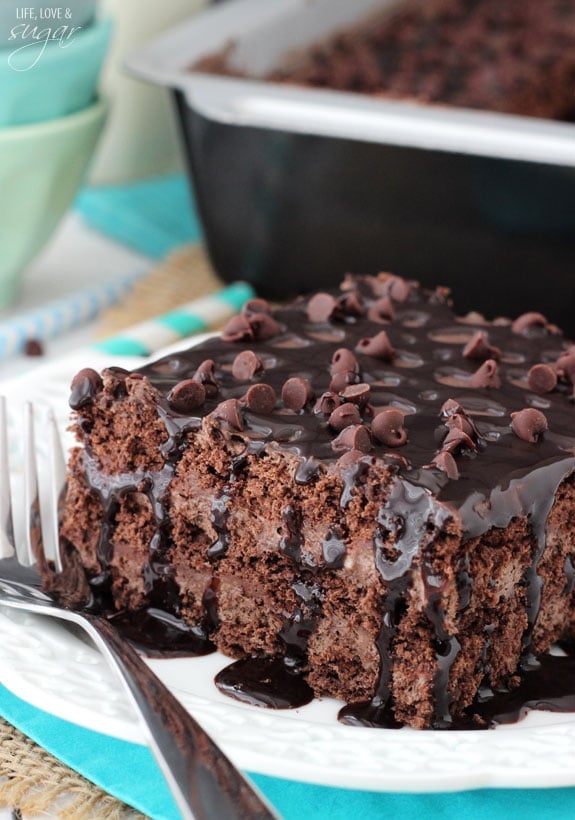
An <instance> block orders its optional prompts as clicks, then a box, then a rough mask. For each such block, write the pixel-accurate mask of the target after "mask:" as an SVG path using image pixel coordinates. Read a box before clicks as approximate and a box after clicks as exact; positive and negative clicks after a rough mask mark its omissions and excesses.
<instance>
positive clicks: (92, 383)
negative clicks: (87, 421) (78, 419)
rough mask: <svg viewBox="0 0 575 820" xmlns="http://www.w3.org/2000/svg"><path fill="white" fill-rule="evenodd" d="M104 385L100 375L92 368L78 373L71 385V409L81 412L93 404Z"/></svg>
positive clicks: (86, 368)
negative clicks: (82, 408) (80, 410)
mask: <svg viewBox="0 0 575 820" xmlns="http://www.w3.org/2000/svg"><path fill="white" fill-rule="evenodd" d="M103 386H104V383H103V381H102V379H101V377H100V374H99V373H97V372H96V371H95V370H93V369H92V368H91V367H85V368H84V369H83V370H80V372H79V373H76V375H75V376H74V378H73V379H72V384H71V385H70V390H71V394H70V402H69V404H70V407H71V408H72V410H79V409H80V408H81V407H85V406H86V405H87V404H91V403H92V402H93V401H94V399H95V398H96V395H97V394H98V393H99V392H100V390H101V389H102V387H103Z"/></svg>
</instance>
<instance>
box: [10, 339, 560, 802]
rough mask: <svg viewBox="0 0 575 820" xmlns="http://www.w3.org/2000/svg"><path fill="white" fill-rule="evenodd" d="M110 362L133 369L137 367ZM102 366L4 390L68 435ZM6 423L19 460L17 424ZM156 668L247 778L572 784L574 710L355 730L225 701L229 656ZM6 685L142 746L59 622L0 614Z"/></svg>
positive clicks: (372, 786) (127, 715)
mask: <svg viewBox="0 0 575 820" xmlns="http://www.w3.org/2000/svg"><path fill="white" fill-rule="evenodd" d="M115 363H117V364H120V365H122V366H126V367H133V366H135V364H136V360H133V359H130V360H118V361H117V362H115ZM137 363H138V364H141V360H137ZM107 364H110V360H109V357H106V358H105V360H103V357H102V356H101V355H100V354H96V353H91V354H89V355H87V354H86V353H85V352H84V353H82V354H80V355H74V356H71V357H68V358H66V359H63V360H59V361H58V362H56V363H52V364H47V365H45V366H43V367H40V368H38V369H37V370H35V371H34V372H32V373H30V374H27V375H25V376H23V377H20V378H19V379H15V380H12V381H10V382H5V383H4V384H3V385H2V392H3V393H4V394H5V395H7V396H8V399H9V400H10V407H11V408H12V409H16V410H17V408H18V406H19V405H20V404H21V403H22V401H23V400H26V399H33V400H35V401H36V402H38V403H48V404H51V405H52V406H53V407H54V408H55V410H56V411H57V416H58V418H59V420H60V421H61V424H62V429H65V427H66V423H67V416H68V411H67V397H68V387H69V383H70V379H71V377H72V376H73V375H74V373H75V372H76V371H77V370H79V369H80V368H81V367H86V366H88V365H90V366H93V367H96V368H100V367H104V366H106V365H107ZM15 416H17V412H16V413H15ZM11 423H12V424H13V425H14V428H13V430H14V432H13V435H12V436H11V442H12V444H13V448H14V450H15V455H16V457H17V452H16V451H17V449H18V442H19V438H20V437H19V436H18V435H17V433H16V429H17V428H16V424H17V419H16V418H15V419H14V420H13V421H12V422H11ZM149 663H150V665H151V667H152V668H153V669H154V671H155V672H157V674H158V675H159V676H160V677H161V678H162V680H163V681H164V683H166V684H167V685H168V686H169V688H170V689H171V690H172V691H173V692H174V694H175V695H176V696H177V697H178V698H180V700H181V701H182V703H183V704H184V706H185V707H186V708H188V709H189V710H190V711H191V712H192V713H193V714H194V716H195V717H197V718H198V719H199V720H200V721H201V723H202V724H203V726H204V727H205V728H206V729H207V730H208V732H210V734H211V735H212V736H213V738H214V739H215V740H216V742H217V743H219V744H220V745H221V746H222V747H223V749H224V751H225V752H226V753H227V754H229V756H230V758H231V759H232V760H233V761H234V762H235V763H236V764H237V765H238V766H240V767H242V768H245V769H248V770H250V771H254V772H261V773H263V774H270V775H275V776H279V777H287V778H292V779H295V780H301V781H306V782H311V783H319V784H323V785H333V786H340V787H341V786H347V787H350V788H356V789H369V790H376V791H445V790H458V789H470V788H478V787H482V786H490V787H504V786H505V787H542V786H568V785H575V714H569V715H554V714H551V713H543V712H537V713H532V714H530V715H529V716H528V717H527V718H526V719H525V720H524V721H522V722H520V723H518V724H514V725H511V726H506V727H501V728H498V729H496V730H493V731H483V732H482V731H478V732H436V731H426V732H417V731H414V730H411V729H401V730H399V731H397V730H396V731H392V730H385V729H364V728H351V727H346V726H342V725H340V724H338V723H337V720H336V715H337V711H338V709H339V708H340V706H341V704H340V703H338V702H336V701H334V700H330V699H325V700H323V701H321V702H320V701H314V702H313V703H311V704H309V705H308V706H305V707H303V708H301V709H296V710H293V711H286V712H283V711H277V712H274V711H270V710H264V709H258V708H256V707H250V706H244V705H242V704H238V703H235V702H234V701H232V700H229V699H228V698H226V697H225V696H223V695H221V694H220V693H219V692H218V690H217V689H216V687H215V685H214V683H213V679H214V675H215V674H216V673H217V671H219V669H221V668H222V666H224V665H225V664H226V663H227V661H226V659H225V658H224V657H223V656H222V655H218V654H215V655H208V656H206V657H204V658H190V659H187V658H186V659H169V660H151V661H149ZM0 683H2V684H3V685H4V686H6V687H7V688H8V689H10V690H11V691H12V692H14V693H15V694H17V695H18V696H19V697H21V698H23V699H24V700H26V701H27V702H29V703H30V704H31V705H33V706H36V707H38V708H41V709H44V710H45V711H47V712H49V713H51V714H53V715H56V716H58V717H63V718H66V719H67V720H69V721H72V722H73V723H77V724H79V725H81V726H84V727H87V728H89V729H93V730H95V731H99V732H102V733H104V734H110V735H113V736H115V737H119V738H122V739H124V740H128V741H133V742H136V743H141V742H142V736H141V734H140V731H139V727H138V724H137V721H136V719H135V717H134V715H133V714H132V712H131V707H130V705H129V704H128V702H127V701H126V700H125V699H124V696H123V693H122V690H121V688H120V686H119V685H118V684H117V683H116V680H115V678H114V676H113V673H112V672H110V670H109V669H108V667H107V665H106V663H105V662H104V660H103V659H102V657H101V656H100V655H99V653H98V652H97V651H96V650H95V649H93V648H92V647H91V646H90V645H87V644H86V643H84V642H83V641H82V640H81V639H80V638H78V637H77V636H76V635H74V634H72V633H70V632H69V631H67V630H66V628H65V627H63V626H61V625H60V624H58V623H53V622H50V621H48V620H43V619H38V618H33V617H31V616H24V615H22V614H21V613H16V612H12V611H9V610H7V609H2V608H0Z"/></svg>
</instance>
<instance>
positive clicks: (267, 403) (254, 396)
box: [245, 384, 277, 416]
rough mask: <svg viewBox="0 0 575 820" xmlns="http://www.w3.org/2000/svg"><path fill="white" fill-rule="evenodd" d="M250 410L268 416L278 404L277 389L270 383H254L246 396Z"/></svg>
mask: <svg viewBox="0 0 575 820" xmlns="http://www.w3.org/2000/svg"><path fill="white" fill-rule="evenodd" d="M245 401H246V405H247V407H248V409H249V410H252V411H253V412H254V413H258V414H259V415H262V416H268V415H269V414H270V413H271V412H272V411H273V409H274V407H275V406H276V401H277V397H276V391H275V390H274V389H273V387H271V385H269V384H252V386H251V387H250V389H249V390H248V392H247V393H246V396H245Z"/></svg>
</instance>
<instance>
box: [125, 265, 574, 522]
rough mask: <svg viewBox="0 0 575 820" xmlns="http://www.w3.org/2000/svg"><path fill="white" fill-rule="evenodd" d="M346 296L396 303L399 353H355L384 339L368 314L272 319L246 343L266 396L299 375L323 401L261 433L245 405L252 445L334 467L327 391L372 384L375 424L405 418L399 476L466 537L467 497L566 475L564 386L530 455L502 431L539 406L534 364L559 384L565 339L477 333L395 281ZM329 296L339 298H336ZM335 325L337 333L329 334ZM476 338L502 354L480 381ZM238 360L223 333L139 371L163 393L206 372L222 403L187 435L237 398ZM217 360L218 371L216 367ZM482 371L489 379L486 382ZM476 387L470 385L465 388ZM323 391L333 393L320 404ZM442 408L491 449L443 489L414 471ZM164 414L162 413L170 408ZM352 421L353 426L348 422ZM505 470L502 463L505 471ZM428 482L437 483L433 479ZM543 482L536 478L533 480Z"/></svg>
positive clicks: (432, 452)
mask: <svg viewBox="0 0 575 820" xmlns="http://www.w3.org/2000/svg"><path fill="white" fill-rule="evenodd" d="M390 280H391V282H392V285H393V287H392V286H391V285H390ZM346 288H347V290H346V293H349V291H350V290H351V289H353V288H356V289H357V290H358V291H359V292H360V293H361V296H362V299H363V301H364V302H365V304H366V306H367V308H368V309H369V306H370V305H371V304H372V303H373V302H374V301H376V300H377V299H379V298H381V297H382V296H384V295H389V296H390V297H391V298H392V299H394V300H395V301H396V317H395V319H394V320H393V322H392V323H391V324H390V329H391V330H392V331H393V339H394V345H396V346H397V353H396V356H395V358H394V360H393V361H383V360H381V359H379V358H378V357H377V354H376V355H371V354H368V353H366V352H365V350H362V347H361V345H360V346H359V347H358V345H359V343H360V342H361V340H363V339H370V340H371V341H375V339H378V336H379V333H380V331H378V329H377V325H376V324H374V323H373V322H372V321H371V320H370V319H369V318H368V317H367V316H365V317H359V318H358V317H352V318H348V319H347V320H343V321H342V320H340V319H329V320H328V321H327V322H325V321H322V322H318V323H313V322H310V320H309V317H308V305H309V302H310V299H300V300H298V301H297V302H295V303H293V304H292V305H289V306H287V307H285V308H281V309H279V310H277V311H275V312H274V314H273V318H274V321H275V322H276V323H277V324H278V326H281V327H285V328H286V330H285V331H283V332H281V333H279V334H278V335H277V336H275V337H273V338H271V339H267V340H265V341H262V340H260V341H255V340H254V341H253V342H252V344H251V349H252V350H253V352H254V354H255V355H256V356H258V358H259V359H261V361H262V362H264V363H265V371H264V372H263V373H259V374H258V378H259V380H260V381H261V382H262V383H266V384H268V385H270V386H271V387H273V389H274V390H275V392H276V394H278V395H279V394H281V391H282V388H283V386H284V384H285V382H286V381H287V380H288V379H290V378H293V377H299V378H301V379H305V380H306V382H307V383H309V384H310V386H311V389H312V390H313V393H314V394H315V395H316V396H319V397H320V398H319V399H318V400H317V401H316V403H315V405H313V404H311V403H310V404H309V405H307V406H306V409H305V410H302V411H299V412H298V414H297V415H295V416H294V415H293V411H292V410H283V409H282V408H281V407H279V406H277V405H276V407H275V409H274V410H273V412H272V413H271V414H269V416H267V423H266V425H265V429H264V428H263V427H262V424H261V415H260V414H256V415H257V419H256V418H253V419H252V417H251V411H250V409H249V408H244V412H243V422H244V427H245V431H246V433H247V432H249V439H250V441H251V442H253V441H254V440H256V439H258V438H259V439H261V440H262V442H263V443H265V442H267V441H272V440H273V439H274V434H275V431H276V430H277V431H280V430H281V431H284V432H285V431H286V430H287V429H289V430H291V433H292V435H291V436H288V437H287V438H284V439H282V441H281V442H276V446H279V447H280V448H281V447H283V446H285V447H286V448H287V449H289V450H290V451H291V452H297V453H299V454H300V457H301V459H302V461H305V460H308V459H309V458H311V457H313V458H315V459H317V460H318V461H320V462H322V461H323V462H324V463H326V464H330V463H335V460H337V458H338V454H337V453H335V452H334V450H333V449H332V446H331V444H332V441H333V439H334V438H335V436H336V435H337V433H338V432H339V430H338V429H337V428H336V427H335V425H334V426H333V428H334V429H332V427H331V426H330V425H328V424H327V423H326V416H327V413H328V412H329V410H330V406H331V403H332V402H333V403H334V404H335V403H336V402H337V398H336V397H335V396H334V395H333V394H334V393H343V391H345V389H346V388H347V387H349V386H351V385H355V384H358V383H360V382H361V383H365V384H368V385H369V387H370V404H371V405H373V407H374V408H375V411H376V416H375V418H377V415H378V414H379V411H381V410H383V409H386V408H397V409H399V410H402V411H403V412H404V413H408V414H409V415H408V416H407V422H408V423H407V430H408V441H407V442H406V443H405V444H404V445H403V447H402V455H404V456H405V458H406V460H407V463H408V464H409V465H410V466H409V467H402V466H401V465H400V466H399V473H400V475H403V476H404V477H405V478H409V480H410V481H415V483H417V482H418V481H423V482H424V484H425V486H426V487H428V488H429V490H430V491H431V492H433V493H435V494H436V495H437V499H438V501H439V502H440V503H448V504H449V505H450V506H451V507H453V508H455V509H457V510H459V511H460V513H461V514H462V515H463V516H464V520H463V522H462V523H463V526H464V529H467V528H468V525H469V529H471V530H474V529H475V527H476V521H475V520H474V521H473V523H472V524H471V523H470V522H468V521H466V520H465V517H466V516H467V515H468V509H470V508H471V505H469V504H468V499H471V498H473V499H474V505H475V502H476V501H477V494H479V495H481V496H483V497H485V498H487V499H488V498H489V496H490V495H491V493H492V492H494V491H497V489H498V488H500V487H505V486H506V481H508V479H509V478H510V477H512V476H517V475H518V474H519V473H521V474H523V475H524V476H525V477H526V478H527V476H528V475H529V473H530V472H531V470H535V469H536V468H537V466H538V465H539V463H540V462H541V463H552V462H553V461H564V462H565V473H568V472H569V469H570V467H569V464H570V462H571V460H572V459H573V455H572V452H571V450H572V448H574V447H575V435H574V433H573V422H574V416H575V408H574V407H573V404H572V403H571V402H570V397H571V390H572V386H571V385H570V384H564V383H562V382H559V383H558V385H557V388H556V389H555V390H554V391H553V392H552V393H550V394H548V395H547V396H546V400H548V401H549V407H546V408H545V415H546V417H547V419H548V422H549V428H550V430H549V432H548V433H546V435H545V437H544V439H543V440H542V441H541V442H539V448H538V450H537V452H536V453H534V452H533V450H531V449H528V450H526V449H525V448H526V445H525V443H524V442H522V441H521V440H520V439H518V437H517V436H516V435H515V434H514V433H513V432H512V430H511V428H510V426H509V417H510V414H511V413H512V412H517V411H519V410H522V409H524V408H525V407H526V406H529V405H530V404H531V405H532V406H535V407H537V406H536V405H534V404H533V402H534V401H535V398H533V399H532V395H533V394H531V393H530V392H529V390H530V388H529V385H528V381H527V378H528V373H529V370H530V369H531V368H532V367H533V365H537V364H541V363H544V364H546V363H548V364H550V365H554V364H555V362H558V361H559V365H558V373H559V375H560V376H561V373H563V372H568V370H567V368H566V367H565V365H563V369H561V362H566V361H568V359H567V356H570V355H573V354H569V352H568V351H569V347H568V345H567V344H566V343H565V342H564V341H563V339H562V338H561V336H558V335H546V336H543V337H542V336H541V335H533V336H531V335H530V334H529V333H525V334H523V333H516V332H514V330H513V329H512V325H511V324H510V322H509V321H506V322H505V323H497V324H495V323H492V324H490V325H489V326H488V327H486V325H485V320H483V319H482V318H481V317H475V318H476V319H477V321H478V322H480V324H479V325H475V326H474V325H473V323H472V322H470V321H469V317H468V319H467V320H466V322H465V323H463V322H459V321H458V319H457V318H456V316H455V315H454V313H453V311H452V309H451V306H450V305H449V303H448V302H447V301H446V299H445V296H444V294H443V292H441V291H437V292H428V291H425V290H423V289H420V288H419V287H414V286H411V285H410V286H409V287H406V288H403V287H400V286H399V284H398V281H397V279H396V278H392V277H390V276H383V277H382V278H381V279H377V278H369V277H356V278H353V277H348V279H347V280H346ZM406 291H409V292H408V295H407V298H406V299H405V301H403V302H399V299H398V294H399V296H401V297H403V296H405V292H406ZM331 295H332V298H333V299H334V300H336V301H337V300H338V298H339V295H340V294H338V293H337V292H335V293H333V294H331ZM312 298H313V297H312ZM256 315H260V316H261V315H262V314H261V313H256ZM243 318H245V317H243ZM270 318H271V317H270ZM416 318H417V321H415V319H416ZM472 318H473V317H472ZM520 325H521V326H523V323H520ZM538 327H539V329H541V328H540V326H538ZM330 328H332V329H333V331H334V332H326V329H327V331H329V330H330ZM336 330H337V333H335V331H336ZM478 331H483V332H487V333H488V335H489V342H490V344H491V345H493V346H496V347H497V348H498V349H499V350H501V358H500V360H499V362H498V363H496V362H495V361H494V360H487V361H486V362H484V363H483V365H481V366H480V368H479V371H480V374H482V376H481V378H479V377H478V374H477V372H476V370H477V368H476V367H474V363H473V361H471V360H467V359H466V358H465V357H464V356H463V351H462V346H461V345H462V343H463V344H466V343H467V342H469V340H470V339H471V338H472V337H473V336H474V334H476V333H477V332H478ZM388 332H389V331H388ZM381 338H382V337H381V336H379V339H381ZM354 350H355V353H354V352H352V351H354ZM237 355H238V354H237V350H236V347H235V344H234V343H233V342H230V341H227V340H226V338H225V337H223V336H222V337H219V338H214V339H210V340H209V341H207V342H204V343H203V344H201V345H199V346H197V347H195V348H191V349H190V350H188V351H185V352H183V353H179V354H175V355H174V354H171V355H170V360H171V361H172V362H173V361H174V359H175V360H176V361H177V367H176V368H175V370H174V369H173V368H171V369H167V368H166V367H165V366H164V365H163V362H162V360H160V361H159V362H156V363H153V364H150V365H147V366H145V367H144V368H142V369H141V371H140V372H141V373H142V374H144V375H145V376H147V377H148V378H149V380H150V381H151V383H152V385H153V386H154V387H155V388H157V390H158V391H159V393H160V394H161V395H162V394H163V395H164V396H165V395H167V393H168V392H169V391H170V390H171V389H172V388H173V387H174V386H175V383H177V382H178V381H181V380H182V379H185V378H190V377H191V378H195V379H198V380H200V381H204V379H205V376H204V375H202V376H200V372H199V370H198V369H199V368H200V367H201V370H202V373H203V374H205V373H209V379H210V380H215V381H217V383H218V388H219V392H218V395H217V396H216V397H214V398H212V397H210V396H208V397H207V399H206V403H205V405H203V406H202V408H201V411H200V412H196V413H195V414H193V415H192V416H191V417H190V427H193V426H194V425H197V424H198V423H199V422H200V421H201V418H202V417H203V416H207V415H209V414H210V413H212V412H213V410H214V409H215V408H216V405H217V404H219V403H220V402H222V401H225V400H230V399H234V398H239V397H241V395H242V393H243V392H244V391H243V390H242V387H241V385H238V383H237V381H236V380H235V379H234V378H233V374H232V373H231V372H230V371H229V370H227V369H226V368H225V367H224V366H223V365H224V364H225V363H226V362H229V363H230V364H231V363H233V361H234V359H235V358H236V356H237ZM215 361H217V362H218V365H217V367H215V368H214V366H213V362H215ZM208 363H209V365H208ZM486 365H487V367H486ZM485 370H488V371H489V372H488V373H485ZM574 372H575V371H574ZM484 376H485V378H484ZM474 377H475V378H474ZM336 379H337V380H338V383H337V384H336V385H335V387H337V388H338V390H337V391H335V390H333V387H334V385H333V384H332V382H333V381H334V380H336ZM472 380H473V381H474V383H475V386H473V385H472V384H471V381H472ZM497 380H499V384H500V386H499V387H495V386H489V387H487V386H480V384H481V385H486V383H489V384H491V385H493V383H494V381H495V382H496V381H497ZM204 383H205V382H204ZM330 385H331V387H332V390H331V391H330ZM326 393H327V394H330V393H331V394H330V395H329V396H328V397H325V394H326ZM448 400H452V401H453V402H455V403H457V404H458V405H459V406H460V407H461V410H460V411H459V415H461V416H462V418H467V419H468V420H470V422H472V423H473V425H474V427H475V428H479V429H480V431H481V434H482V436H484V438H485V441H486V444H485V446H484V447H482V448H481V449H480V451H479V452H477V454H476V456H475V457H474V458H470V459H468V458H465V459H464V460H459V461H458V468H459V471H460V480H459V481H458V482H448V483H447V484H446V483H445V478H442V477H441V476H442V475H444V474H443V473H442V472H441V471H440V470H437V473H434V471H433V470H431V471H430V470H426V471H425V472H424V473H423V474H422V473H421V468H422V467H424V466H426V465H429V464H431V463H432V462H433V459H434V458H435V457H436V455H437V454H438V449H440V448H439V447H438V444H439V443H440V442H438V440H437V437H436V430H437V427H438V424H440V422H441V408H442V406H443V405H444V404H445V403H446V402H447V401H448ZM345 403H346V404H347V403H349V402H345ZM335 409H336V408H334V410H335ZM365 410H367V408H365ZM166 412H167V413H168V415H169V408H167V410H166ZM219 412H220V411H218V413H219ZM331 412H332V413H333V410H332V411H331ZM234 415H236V414H234ZM330 415H331V413H330ZM360 416H361V420H362V421H363V422H364V423H366V424H367V425H368V426H369V425H370V423H373V422H371V420H370V419H369V418H368V417H367V416H364V415H363V411H362V412H361V413H360ZM353 423H354V424H357V423H358V422H357V420H356V419H354V422H353ZM379 423H381V422H378V424H379ZM459 426H461V429H462V430H463V432H465V433H466V434H467V435H468V436H470V438H471V439H473V438H474V436H473V435H471V434H470V430H469V429H468V428H466V427H465V425H462V424H461V422H460V423H459ZM341 429H343V428H341ZM372 443H373V455H374V456H375V457H376V458H377V457H379V458H383V457H384V456H385V453H386V450H387V449H388V448H387V446H386V445H384V444H381V443H379V442H378V441H377V440H375V437H374V440H373V442H372ZM502 465H506V466H505V467H503V468H502ZM434 474H436V475H437V481H434V479H433V475H434ZM541 479H542V476H541V475H540V476H539V479H538V480H541ZM472 518H473V519H475V516H474V515H473V516H472ZM490 525H491V522H490V520H489V516H486V517H485V518H484V519H483V528H484V529H487V528H489V526H490Z"/></svg>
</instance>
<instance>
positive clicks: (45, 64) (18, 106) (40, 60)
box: [0, 20, 112, 127]
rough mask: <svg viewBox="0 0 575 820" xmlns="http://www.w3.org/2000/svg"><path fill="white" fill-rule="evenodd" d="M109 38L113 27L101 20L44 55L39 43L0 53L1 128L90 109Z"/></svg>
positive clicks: (52, 44) (12, 46)
mask: <svg viewBox="0 0 575 820" xmlns="http://www.w3.org/2000/svg"><path fill="white" fill-rule="evenodd" d="M111 35H112V22H111V21H110V20H102V21H100V22H97V23H93V24H92V25H90V26H86V27H85V28H81V29H80V31H78V32H76V33H75V34H74V35H73V36H72V37H71V38H70V39H68V40H66V39H64V40H63V41H62V43H60V42H59V41H57V40H56V41H54V42H50V43H48V44H47V45H46V47H45V49H44V50H43V51H41V48H42V46H41V44H39V43H36V44H35V45H33V46H32V47H31V48H29V47H28V46H26V48H24V49H23V50H22V49H21V47H22V45H23V44H27V43H29V42H30V41H29V40H26V41H22V40H18V41H15V42H14V43H11V44H10V45H8V46H6V47H5V48H0V126H1V127H4V126H13V125H14V126H18V125H31V124H32V123H38V122H45V121H47V120H52V119H56V118H58V117H65V116H67V115H68V114H73V113H75V112H76V111H82V110H83V109H84V108H87V107H88V106H89V105H91V104H92V103H93V102H94V101H95V100H96V98H97V88H98V78H99V75H100V69H101V67H102V63H103V61H104V58H105V56H106V53H107V51H108V46H109V44H110V39H111ZM18 48H20V49H21V50H20V51H16V49H18ZM35 60H36V62H34V61H35Z"/></svg>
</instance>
